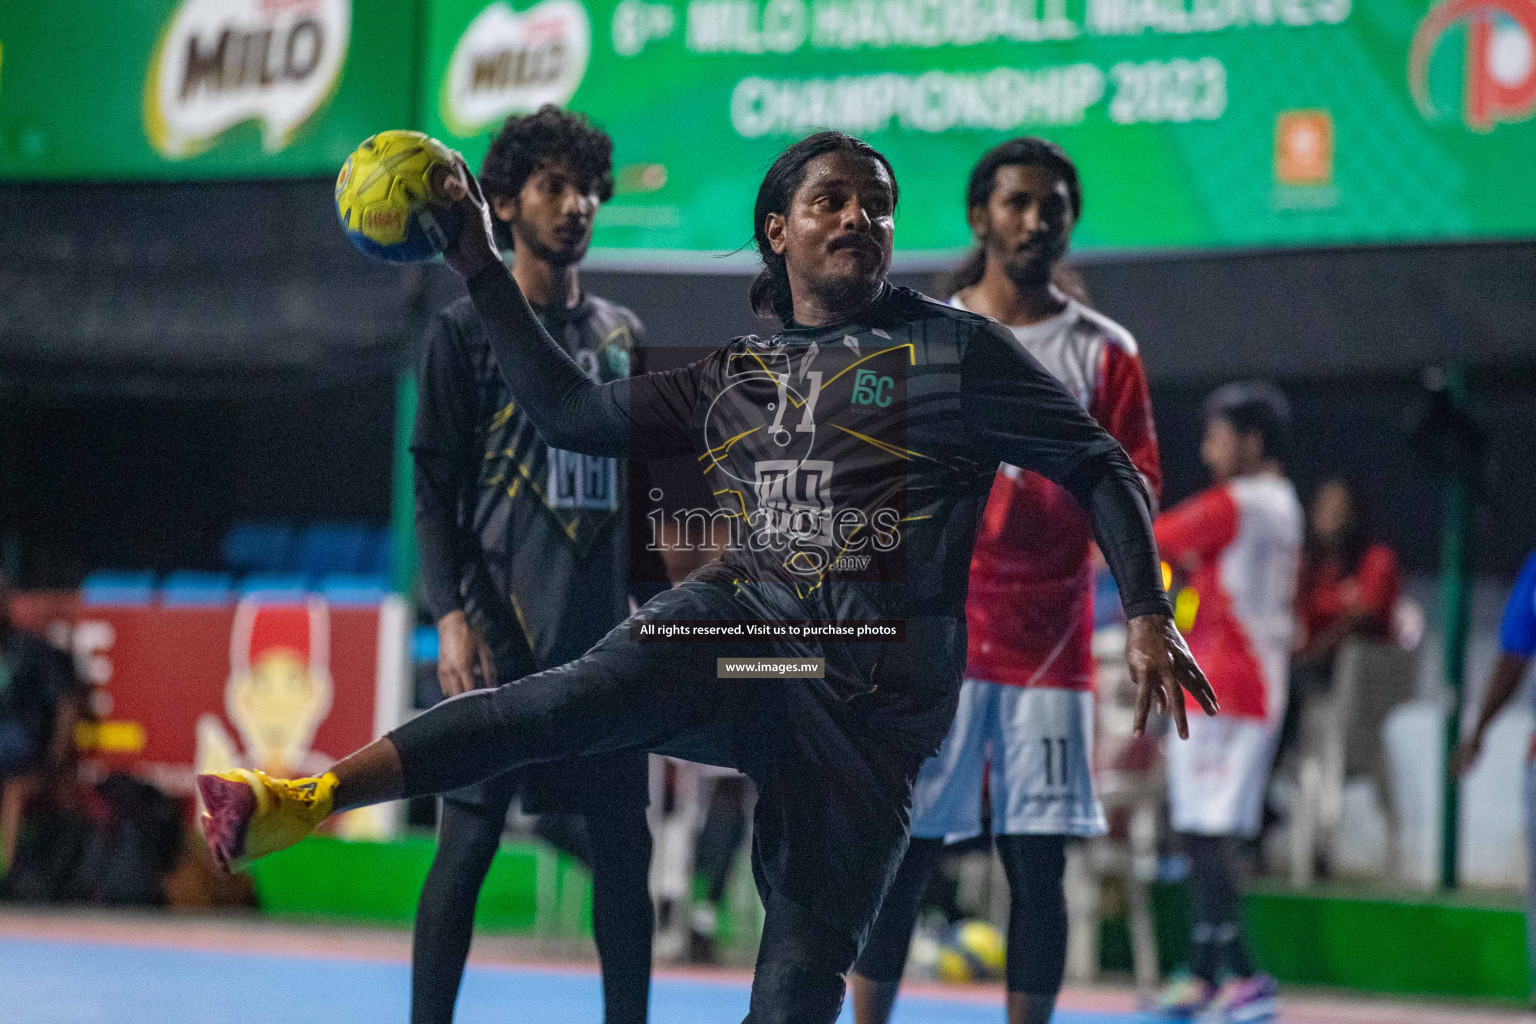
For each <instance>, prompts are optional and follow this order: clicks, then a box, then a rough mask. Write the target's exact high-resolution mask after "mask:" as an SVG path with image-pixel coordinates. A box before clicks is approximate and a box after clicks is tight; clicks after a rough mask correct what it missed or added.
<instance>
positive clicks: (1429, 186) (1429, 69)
mask: <svg viewBox="0 0 1536 1024" xmlns="http://www.w3.org/2000/svg"><path fill="white" fill-rule="evenodd" d="M430 12H431V13H430V17H429V19H428V23H427V29H426V36H427V38H426V41H425V42H426V52H427V64H426V81H427V82H428V83H429V84H430V86H431V87H430V89H428V90H425V91H424V94H423V97H422V103H423V108H422V110H421V111H420V116H421V122H422V125H423V127H424V128H425V129H426V130H428V131H430V132H432V133H434V134H437V135H440V136H441V137H443V138H444V139H445V140H446V141H448V142H450V143H451V144H453V145H455V146H458V147H459V148H461V149H462V150H463V151H464V152H465V154H466V155H467V156H469V157H470V159H471V161H472V162H474V161H476V160H478V159H479V157H480V156H481V154H482V153H483V152H484V149H485V144H486V140H487V137H488V133H489V132H491V131H493V129H494V128H495V127H496V126H497V125H498V123H499V122H500V120H501V119H502V118H503V117H505V116H506V115H507V114H508V113H511V112H513V111H525V110H528V109H531V108H532V107H534V106H536V105H537V104H539V103H542V102H553V103H559V104H566V105H569V106H571V107H574V108H576V109H579V110H582V111H585V112H587V113H589V114H590V115H591V116H592V117H594V118H595V119H596V120H597V121H598V122H600V123H601V124H602V125H603V126H604V127H606V128H607V129H608V131H609V132H610V133H611V134H612V135H613V137H614V142H615V157H616V162H617V164H618V165H619V166H620V170H619V175H618V177H619V190H618V194H617V195H616V197H615V199H614V201H613V202H612V203H610V204H609V205H608V206H607V207H606V208H605V209H604V211H603V213H602V214H601V215H600V219H599V225H600V227H599V231H598V235H597V239H596V243H595V244H596V245H597V246H598V247H600V248H602V249H608V250H628V251H630V252H634V251H636V250H638V251H640V254H641V255H646V254H649V253H657V254H665V255H662V257H661V258H662V259H663V260H664V259H665V258H667V257H668V256H675V254H678V253H680V252H681V253H696V254H697V253H719V252H723V251H729V250H733V249H735V248H737V247H738V246H740V245H741V244H742V243H743V242H744V241H746V240H747V239H748V237H749V236H750V210H751V203H752V198H753V195H754V193H755V189H756V185H757V182H758V180H759V179H760V177H761V172H762V171H763V169H764V168H765V167H766V166H767V164H768V163H769V161H770V160H771V159H772V157H773V154H774V153H775V152H776V151H777V150H778V149H780V148H781V147H783V146H784V145H785V144H786V143H788V142H790V141H792V140H793V139H795V138H797V137H799V136H802V135H804V134H806V133H808V132H810V131H814V130H816V129H819V128H839V129H842V130H844V131H848V132H852V133H855V134H857V135H859V136H861V137H863V138H864V139H866V140H868V141H869V142H871V143H873V144H874V145H875V146H877V147H879V148H880V149H881V150H883V151H884V152H885V153H886V154H887V155H888V156H889V157H890V158H891V161H892V163H893V164H894V166H895V169H896V173H897V177H898V180H899V181H900V184H901V189H902V203H901V210H900V212H899V214H898V217H897V233H896V240H897V246H898V249H901V250H905V251H906V252H907V253H908V254H909V256H910V255H912V254H914V253H921V252H922V251H924V250H928V251H934V250H937V251H945V252H949V251H954V250H956V249H958V248H960V247H962V246H964V245H965V244H966V243H967V232H966V228H965V222H964V215H963V210H962V208H961V207H962V197H963V193H964V184H965V177H966V174H967V172H968V171H969V169H970V167H971V165H972V164H973V163H974V162H975V160H976V159H977V157H979V156H980V155H981V153H982V152H983V151H985V150H986V149H987V148H988V147H989V146H991V145H993V144H995V143H997V142H1000V141H1002V140H1003V139H1006V138H1008V137H1010V136H1013V135H1017V134H1021V133H1031V134H1041V135H1045V136H1047V137H1049V138H1051V139H1054V140H1056V141H1057V142H1060V143H1061V144H1062V145H1063V146H1065V147H1066V148H1067V150H1068V151H1069V152H1070V153H1071V154H1072V155H1073V156H1074V157H1075V158H1076V160H1077V161H1078V163H1079V165H1080V167H1081V169H1082V174H1083V178H1084V188H1085V192H1086V195H1087V201H1086V204H1085V209H1084V219H1083V221H1082V224H1081V226H1080V227H1079V229H1078V234H1077V239H1076V242H1077V247H1078V248H1079V249H1080V250H1085V249H1087V250H1101V251H1102V250H1135V249H1146V248H1202V249H1204V248H1224V247H1248V246H1270V245H1299V244H1318V243H1322V244H1332V243H1356V242H1398V241H1409V240H1416V241H1417V240H1428V239H1445V238H1464V237H1495V236H1503V237H1508V236H1518V235H1536V187H1533V183H1536V170H1533V168H1536V120H1533V118H1532V115H1533V112H1536V60H1533V42H1536V0H1476V2H1469V0H1443V2H1441V3H1438V4H1435V3H1426V2H1424V0H586V2H578V0H539V2H537V3H531V4H527V3H518V4H509V3H507V2H505V0H497V2H495V3H490V4H487V3H485V2H483V0H438V2H436V3H433V4H432V5H431V7H430ZM695 262H698V261H695Z"/></svg>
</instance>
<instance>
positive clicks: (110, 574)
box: [80, 569, 155, 604]
mask: <svg viewBox="0 0 1536 1024" xmlns="http://www.w3.org/2000/svg"><path fill="white" fill-rule="evenodd" d="M154 594H155V574H154V573H152V572H137V571H123V570H120V569H98V570H96V571H95V572H93V573H91V574H90V575H88V576H87V577H86V578H85V579H84V580H83V581H82V582H81V584H80V603H81V604H148V603H149V601H150V598H152V597H153V596H154Z"/></svg>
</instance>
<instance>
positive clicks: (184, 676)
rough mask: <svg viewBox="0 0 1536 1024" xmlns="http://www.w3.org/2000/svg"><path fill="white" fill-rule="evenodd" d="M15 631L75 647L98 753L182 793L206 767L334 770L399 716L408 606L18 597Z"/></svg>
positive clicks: (310, 598)
mask: <svg viewBox="0 0 1536 1024" xmlns="http://www.w3.org/2000/svg"><path fill="white" fill-rule="evenodd" d="M12 614H13V617H14V619H15V621H16V622H17V624H18V625H21V626H23V627H24V628H30V629H33V630H35V631H37V632H39V633H42V634H44V635H47V636H49V638H50V639H52V640H53V641H54V642H55V643H61V645H67V646H68V647H69V648H70V650H71V651H72V652H73V654H74V656H75V662H76V665H77V666H78V667H79V669H80V671H81V674H82V676H83V677H84V678H85V679H86V680H87V681H88V682H89V683H90V684H91V686H92V707H93V710H94V711H95V713H96V715H97V716H98V717H99V723H98V724H97V725H96V726H95V729H94V737H93V740H94V742H93V743H92V744H91V745H92V746H93V747H94V750H93V751H92V752H91V755H90V756H92V757H94V758H95V759H97V760H98V761H99V762H100V763H101V764H102V765H103V766H104V767H106V766H110V767H125V768H129V769H131V770H133V771H135V772H136V773H138V774H140V775H143V776H144V777H145V778H147V779H149V780H150V781H152V782H154V783H155V784H157V785H159V786H160V787H161V788H163V789H165V790H166V791H167V792H170V793H174V794H186V793H190V792H191V789H192V786H191V783H192V776H193V774H194V772H196V771H209V770H217V769H222V768H230V767H235V766H244V767H251V768H261V769H263V770H265V771H269V772H274V773H276V774H280V775H286V776H292V775H296V774H299V775H302V774H309V773H311V772H314V771H318V770H321V769H323V768H325V767H326V766H328V765H329V764H330V763H331V762H332V761H334V760H335V759H336V758H338V757H340V756H341V755H343V754H346V753H348V752H350V751H352V750H354V749H356V748H357V747H360V746H362V745H363V744H365V743H367V742H368V741H369V740H371V739H373V738H374V737H376V736H378V735H379V734H380V733H381V732H383V731H384V730H385V729H388V728H390V727H392V726H393V725H395V724H397V722H398V721H399V716H400V714H401V711H402V709H403V707H404V685H405V671H404V669H405V664H404V658H405V642H404V636H405V618H406V616H405V610H404V605H403V604H402V603H401V602H399V601H398V600H396V599H393V598H389V599H386V600H385V601H384V602H383V603H382V604H378V605H368V606H343V607H336V606H331V605H328V604H327V603H326V601H325V600H324V599H323V598H321V597H320V596H319V595H317V594H310V595H294V596H291V597H286V596H285V597H281V598H259V597H258V598H247V599H244V600H242V601H240V603H239V604H237V605H233V606H224V607H215V608H166V607H161V606H159V605H157V604H143V605H81V604H80V603H79V602H78V600H77V599H76V598H75V596H74V595H73V594H70V595H61V594H20V595H17V596H16V598H15V600H14V601H13V605H12Z"/></svg>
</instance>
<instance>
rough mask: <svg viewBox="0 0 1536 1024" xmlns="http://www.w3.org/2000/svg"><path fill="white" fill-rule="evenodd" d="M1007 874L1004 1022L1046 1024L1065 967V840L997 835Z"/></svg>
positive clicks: (1054, 1006)
mask: <svg viewBox="0 0 1536 1024" xmlns="http://www.w3.org/2000/svg"><path fill="white" fill-rule="evenodd" d="M997 852H998V855H999V856H1000V857H1001V858H1002V861H1003V870H1004V871H1005V872H1006V873H1007V875H1008V891H1009V894H1010V896H1011V904H1010V906H1009V910H1008V1024H1047V1022H1048V1021H1049V1020H1050V1019H1051V1013H1052V1011H1054V1010H1055V1008H1056V997H1057V995H1059V994H1060V992H1061V979H1062V976H1063V974H1064V973H1065V972H1066V967H1067V894H1066V889H1065V888H1064V886H1063V884H1062V879H1063V877H1064V875H1065V874H1066V870H1067V837H1066V836H998V837H997Z"/></svg>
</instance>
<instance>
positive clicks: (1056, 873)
mask: <svg viewBox="0 0 1536 1024" xmlns="http://www.w3.org/2000/svg"><path fill="white" fill-rule="evenodd" d="M996 842H997V852H998V856H999V857H1000V858H1001V859H1002V862H1003V870H1004V871H1005V872H1006V873H1007V875H1008V890H1009V893H1010V895H1011V896H1012V900H1011V903H1010V905H1009V910H1008V991H1010V992H1024V993H1028V994H1029V995H1036V996H1048V997H1051V998H1055V996H1056V994H1057V993H1059V992H1060V991H1061V979H1062V976H1063V974H1064V973H1065V971H1066V965H1067V898H1066V892H1065V890H1064V889H1063V887H1062V876H1063V874H1064V873H1065V872H1066V866H1067V862H1066V849H1067V837H1065V836H998V837H997V839H996ZM943 851H944V840H942V839H913V840H912V844H911V846H910V847H909V848H908V849H907V856H906V858H905V859H903V860H902V862H901V870H900V871H898V872H897V873H896V880H895V881H893V882H892V883H891V888H890V891H889V892H887V893H886V896H885V902H884V903H883V904H881V906H880V914H879V916H877V917H876V918H875V924H874V927H873V928H872V929H871V930H870V935H869V942H868V944H867V945H865V947H864V952H863V953H861V954H860V955H859V961H858V963H857V964H855V965H854V968H853V969H854V970H855V971H858V972H859V973H860V974H862V975H863V976H864V977H866V978H869V979H870V980H872V981H883V982H897V981H900V980H901V974H902V971H903V970H905V968H906V965H907V950H908V948H909V947H910V946H911V945H912V929H913V928H914V927H916V925H917V913H918V910H919V908H920V906H921V904H922V899H923V894H924V893H925V892H927V891H928V879H929V878H930V877H931V876H932V874H933V868H934V865H935V864H937V863H938V861H939V855H940V854H941V853H943Z"/></svg>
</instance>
